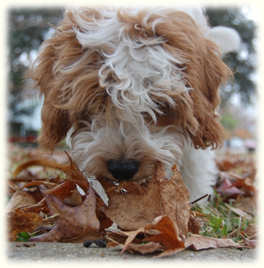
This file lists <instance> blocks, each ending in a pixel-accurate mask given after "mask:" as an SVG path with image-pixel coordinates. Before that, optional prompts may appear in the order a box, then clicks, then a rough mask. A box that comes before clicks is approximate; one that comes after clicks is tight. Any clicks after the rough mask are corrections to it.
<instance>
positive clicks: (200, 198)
mask: <svg viewBox="0 0 264 268" xmlns="http://www.w3.org/2000/svg"><path fill="white" fill-rule="evenodd" d="M207 196H208V199H209V198H210V197H211V195H209V194H205V195H203V196H201V197H199V198H198V199H196V200H194V201H192V202H190V204H191V205H193V204H195V203H197V202H198V201H200V200H202V199H204V198H205V197H207Z"/></svg>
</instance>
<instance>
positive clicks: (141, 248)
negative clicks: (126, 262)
mask: <svg viewBox="0 0 264 268" xmlns="http://www.w3.org/2000/svg"><path fill="white" fill-rule="evenodd" d="M162 249H163V247H162V246H161V244H160V243H155V242H148V243H144V244H135V243H131V244H129V245H128V247H127V251H129V252H137V253H140V254H143V255H144V254H151V253H156V252H159V251H162Z"/></svg>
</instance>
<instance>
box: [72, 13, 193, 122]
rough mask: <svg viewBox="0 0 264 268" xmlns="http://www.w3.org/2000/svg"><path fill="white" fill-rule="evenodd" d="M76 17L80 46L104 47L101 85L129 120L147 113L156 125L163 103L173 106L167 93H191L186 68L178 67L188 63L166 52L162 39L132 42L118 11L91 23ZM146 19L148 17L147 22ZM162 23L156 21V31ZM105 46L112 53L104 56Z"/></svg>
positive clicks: (77, 14) (159, 20)
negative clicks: (157, 26) (117, 13)
mask: <svg viewBox="0 0 264 268" xmlns="http://www.w3.org/2000/svg"><path fill="white" fill-rule="evenodd" d="M74 14H75V19H76V21H77V22H78V24H79V26H80V29H81V30H78V29H77V28H75V33H76V38H77V39H78V41H79V42H80V44H81V45H82V46H83V47H84V48H90V49H95V50H100V49H101V47H102V50H101V51H100V53H101V54H102V55H103V56H104V57H105V59H104V64H103V65H102V67H101V68H100V70H99V83H100V86H102V87H103V88H105V90H106V92H107V93H108V94H109V95H110V96H111V98H112V102H113V104H114V105H115V106H116V107H118V108H119V109H122V110H126V111H127V113H126V114H127V115H129V116H130V117H132V116H133V115H134V114H135V113H137V114H139V113H143V112H144V113H147V114H149V115H150V116H151V117H152V119H153V121H154V122H156V115H155V113H159V114H161V113H162V111H161V109H160V106H162V105H164V103H166V104H170V105H172V106H173V105H174V101H173V99H172V98H171V97H169V96H168V94H167V93H168V91H171V92H172V93H173V94H180V93H182V92H186V91H188V90H189V88H187V87H186V86H185V84H186V83H185V79H184V75H183V68H180V67H178V66H179V65H182V64H184V63H185V60H184V59H183V58H182V57H181V56H180V55H179V56H177V57H175V56H172V55H171V54H170V53H169V52H167V51H166V50H165V49H164V48H163V47H162V45H161V44H162V43H163V42H164V41H165V40H163V38H161V37H155V38H148V39H143V38H142V39H139V40H132V39H131V38H130V37H129V36H127V35H126V34H125V32H124V29H125V24H122V23H121V22H119V21H118V18H117V16H116V13H115V12H113V13H111V11H108V12H107V13H106V15H105V18H104V19H101V20H100V19H99V20H94V21H93V22H90V23H88V22H86V21H84V20H83V19H82V18H81V17H80V15H79V13H78V12H76V13H74ZM147 20H148V17H146V18H145V21H146V22H145V23H147ZM161 21H162V19H157V20H156V21H154V22H153V31H154V32H155V26H156V25H157V24H158V23H160V22H161ZM135 27H136V26H135ZM104 46H108V47H110V48H111V49H112V51H113V52H112V53H110V54H107V53H105V52H104V51H103V47H104ZM113 77H114V79H113ZM155 97H156V98H155ZM153 99H156V101H155V102H154V101H153ZM157 99H158V100H159V101H158V100H157Z"/></svg>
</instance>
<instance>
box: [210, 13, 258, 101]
mask: <svg viewBox="0 0 264 268" xmlns="http://www.w3.org/2000/svg"><path fill="white" fill-rule="evenodd" d="M206 13H207V16H208V18H209V23H210V25H211V26H218V25H222V26H228V27H232V28H233V29H235V30H236V31H237V32H238V33H239V35H240V39H241V47H240V51H238V52H232V53H228V54H227V55H226V56H225V57H224V61H225V62H226V63H227V65H228V66H229V67H230V68H231V70H233V72H234V80H233V82H231V84H230V85H229V86H226V87H225V88H223V90H222V91H221V93H222V94H221V97H222V104H223V105H225V104H227V103H228V100H229V99H230V97H231V96H232V95H233V94H234V93H238V94H239V95H240V99H241V101H242V102H243V103H244V104H249V103H251V102H252V96H253V95H254V94H255V83H254V80H253V78H252V75H253V73H254V71H255V65H256V51H255V47H254V42H255V38H256V36H255V35H256V25H255V23H254V22H253V21H252V20H250V19H248V18H247V17H246V16H245V15H244V14H243V13H242V12H241V9H239V8H207V10H206Z"/></svg>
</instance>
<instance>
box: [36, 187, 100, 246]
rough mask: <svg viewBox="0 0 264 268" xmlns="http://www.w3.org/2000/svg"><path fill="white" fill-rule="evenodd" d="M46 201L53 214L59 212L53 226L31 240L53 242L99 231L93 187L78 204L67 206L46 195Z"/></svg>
mask: <svg viewBox="0 0 264 268" xmlns="http://www.w3.org/2000/svg"><path fill="white" fill-rule="evenodd" d="M46 202H47V204H48V207H49V209H50V211H51V212H52V213H53V214H57V213H58V214H59V218H58V220H57V221H56V224H55V226H54V227H53V228H52V230H51V231H50V232H48V233H45V234H42V235H40V236H37V237H34V238H32V239H31V240H32V241H38V242H54V241H65V242H66V241H67V242H68V241H75V240H84V239H85V238H86V237H87V235H89V234H91V235H94V233H96V232H98V231H99V227H100V223H99V221H98V219H97V216H96V198H95V193H94V191H93V189H92V188H91V187H90V188H89V193H88V195H87V196H86V198H85V200H84V201H83V203H82V204H81V205H80V206H76V207H69V206H67V205H65V204H63V203H62V201H60V200H59V199H58V198H56V197H54V196H52V195H48V196H47V197H46Z"/></svg>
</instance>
